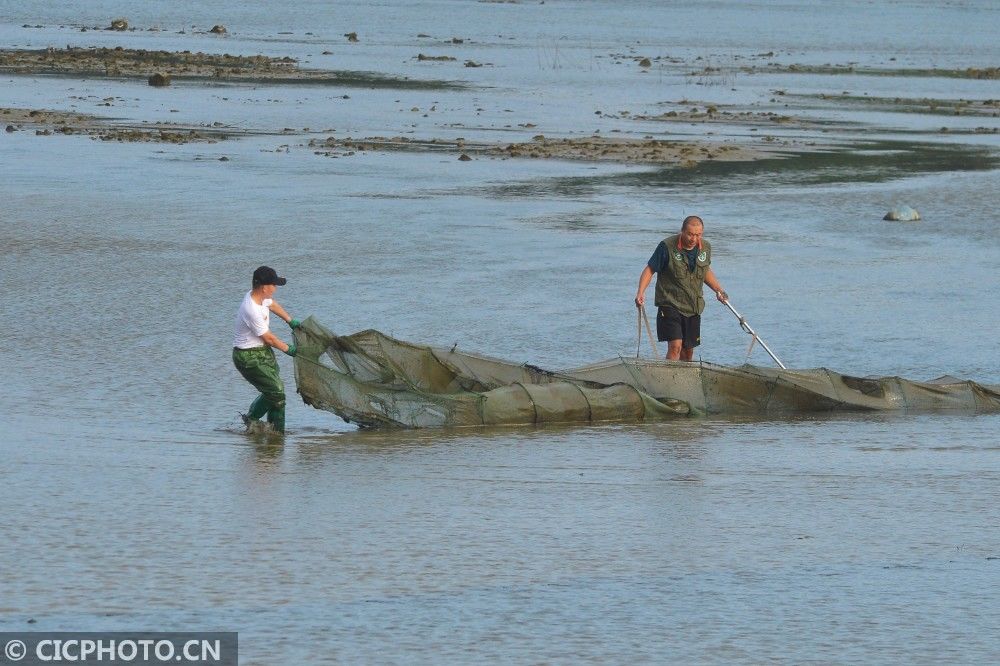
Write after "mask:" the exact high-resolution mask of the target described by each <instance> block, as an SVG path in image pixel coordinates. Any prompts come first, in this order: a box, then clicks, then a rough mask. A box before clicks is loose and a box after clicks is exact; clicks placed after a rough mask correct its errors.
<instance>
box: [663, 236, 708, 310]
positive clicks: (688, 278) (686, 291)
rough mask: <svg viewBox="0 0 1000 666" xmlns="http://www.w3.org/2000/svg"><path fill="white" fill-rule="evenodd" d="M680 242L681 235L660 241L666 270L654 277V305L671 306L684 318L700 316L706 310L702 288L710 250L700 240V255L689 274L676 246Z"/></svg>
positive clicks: (686, 264) (703, 241) (704, 241)
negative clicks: (663, 250) (665, 260)
mask: <svg viewBox="0 0 1000 666" xmlns="http://www.w3.org/2000/svg"><path fill="white" fill-rule="evenodd" d="M679 240H680V234H674V235H673V236H668V237H667V238H664V239H663V243H664V244H665V245H666V246H667V266H666V268H664V269H663V270H661V271H659V272H658V273H657V274H656V305H657V306H664V305H672V306H674V307H675V308H677V311H678V312H680V313H681V314H682V315H684V316H685V317H691V316H693V315H700V314H701V313H702V311H703V310H704V309H705V299H704V297H702V295H701V288H702V285H703V284H705V274H706V273H708V267H709V266H710V265H711V264H712V246H711V244H709V242H708V241H707V240H704V239H702V241H701V252H699V253H698V260H697V261H696V262H695V266H694V270H693V271H692V270H690V269H689V268H688V263H687V257H685V256H684V254H683V251H682V250H681V249H680V248H679V247H678V246H677V243H678V241H679Z"/></svg>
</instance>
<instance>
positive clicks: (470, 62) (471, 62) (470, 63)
mask: <svg viewBox="0 0 1000 666" xmlns="http://www.w3.org/2000/svg"><path fill="white" fill-rule="evenodd" d="M465 66H466V67H482V64H481V63H478V62H476V61H474V60H466V61H465Z"/></svg>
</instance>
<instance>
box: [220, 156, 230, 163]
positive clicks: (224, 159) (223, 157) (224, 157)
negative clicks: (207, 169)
mask: <svg viewBox="0 0 1000 666" xmlns="http://www.w3.org/2000/svg"><path fill="white" fill-rule="evenodd" d="M219 161H220V162H228V161H229V158H228V157H226V156H225V155H223V156H222V157H220V158H219Z"/></svg>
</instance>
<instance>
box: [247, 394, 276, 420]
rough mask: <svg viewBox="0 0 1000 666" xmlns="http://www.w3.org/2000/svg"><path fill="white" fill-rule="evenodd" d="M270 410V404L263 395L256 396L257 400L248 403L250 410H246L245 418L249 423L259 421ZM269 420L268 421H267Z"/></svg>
mask: <svg viewBox="0 0 1000 666" xmlns="http://www.w3.org/2000/svg"><path fill="white" fill-rule="evenodd" d="M270 409H271V403H269V402H268V401H267V398H265V397H264V394H263V393H261V394H260V395H259V396H257V399H256V400H254V401H253V402H252V403H250V409H249V410H247V418H248V419H250V420H251V421H259V420H260V419H261V417H263V416H264V414H267V413H268V411H270ZM268 420H270V419H268Z"/></svg>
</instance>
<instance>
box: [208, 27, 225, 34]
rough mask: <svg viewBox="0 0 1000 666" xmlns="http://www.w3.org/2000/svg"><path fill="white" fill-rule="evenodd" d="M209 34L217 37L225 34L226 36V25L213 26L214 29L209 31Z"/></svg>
mask: <svg viewBox="0 0 1000 666" xmlns="http://www.w3.org/2000/svg"><path fill="white" fill-rule="evenodd" d="M209 32H214V33H215V34H217V35H224V34H226V26H224V25H213V26H212V29H211V30H209Z"/></svg>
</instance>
